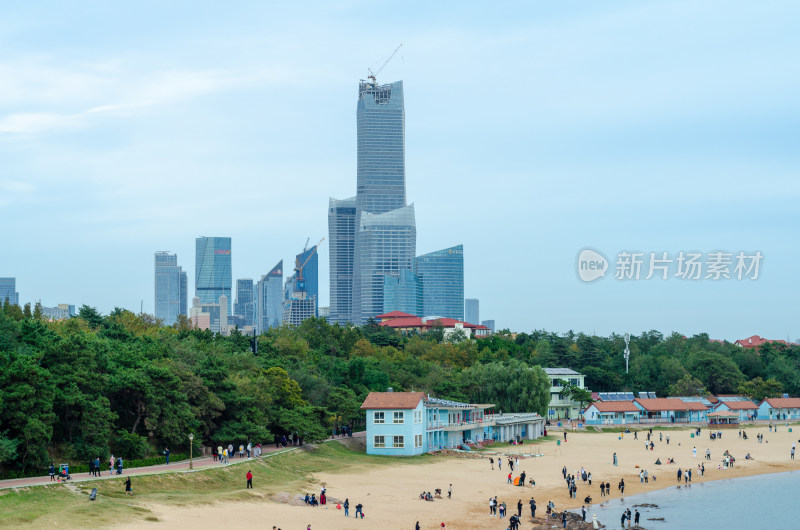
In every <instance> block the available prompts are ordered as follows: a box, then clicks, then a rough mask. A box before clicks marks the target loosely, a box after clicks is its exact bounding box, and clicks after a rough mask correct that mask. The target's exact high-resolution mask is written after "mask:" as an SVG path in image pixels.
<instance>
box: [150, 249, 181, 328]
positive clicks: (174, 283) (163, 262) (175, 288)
mask: <svg viewBox="0 0 800 530" xmlns="http://www.w3.org/2000/svg"><path fill="white" fill-rule="evenodd" d="M186 296H187V293H186V273H185V272H183V270H182V269H181V267H179V266H178V256H177V254H170V253H169V252H165V251H161V252H156V254H155V314H156V318H157V319H159V320H161V321H162V322H163V323H164V325H166V326H171V325H173V324H174V323H175V322H177V321H178V315H186Z"/></svg>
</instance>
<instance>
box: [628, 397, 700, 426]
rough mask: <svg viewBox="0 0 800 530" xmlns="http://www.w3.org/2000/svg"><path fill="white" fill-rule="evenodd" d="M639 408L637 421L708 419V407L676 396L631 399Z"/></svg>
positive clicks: (660, 421) (665, 421) (667, 421)
mask: <svg viewBox="0 0 800 530" xmlns="http://www.w3.org/2000/svg"><path fill="white" fill-rule="evenodd" d="M633 403H634V405H635V406H636V407H637V408H638V409H639V423H689V422H706V421H708V409H707V408H706V406H705V405H703V404H702V403H698V402H695V401H691V402H686V401H683V400H681V399H678V398H653V399H642V398H636V399H634V400H633Z"/></svg>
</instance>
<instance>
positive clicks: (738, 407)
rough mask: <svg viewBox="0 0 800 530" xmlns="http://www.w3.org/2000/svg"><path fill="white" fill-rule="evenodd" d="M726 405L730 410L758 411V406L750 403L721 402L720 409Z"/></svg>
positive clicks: (748, 401)
mask: <svg viewBox="0 0 800 530" xmlns="http://www.w3.org/2000/svg"><path fill="white" fill-rule="evenodd" d="M722 405H725V406H726V407H728V408H729V409H730V410H756V409H757V408H758V406H757V405H756V404H755V403H753V402H752V401H750V400H749V399H748V400H747V401H720V402H719V405H717V406H718V407H721V406H722Z"/></svg>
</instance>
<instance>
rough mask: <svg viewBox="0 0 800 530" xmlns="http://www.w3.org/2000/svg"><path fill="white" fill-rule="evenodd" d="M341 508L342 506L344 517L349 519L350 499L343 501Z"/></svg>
mask: <svg viewBox="0 0 800 530" xmlns="http://www.w3.org/2000/svg"><path fill="white" fill-rule="evenodd" d="M342 506H344V516H345V517H350V499H345V500H344V504H343V505H342Z"/></svg>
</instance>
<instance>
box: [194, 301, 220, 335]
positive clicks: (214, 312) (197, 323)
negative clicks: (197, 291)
mask: <svg viewBox="0 0 800 530" xmlns="http://www.w3.org/2000/svg"><path fill="white" fill-rule="evenodd" d="M228 307H230V303H229V301H228V297H227V296H225V295H222V296H220V297H219V301H218V302H217V303H209V302H203V301H201V300H200V297H198V296H195V297H194V298H192V308H191V310H190V314H189V319H190V320H191V323H192V327H194V328H197V329H208V330H210V331H212V332H214V333H219V334H221V335H228Z"/></svg>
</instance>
